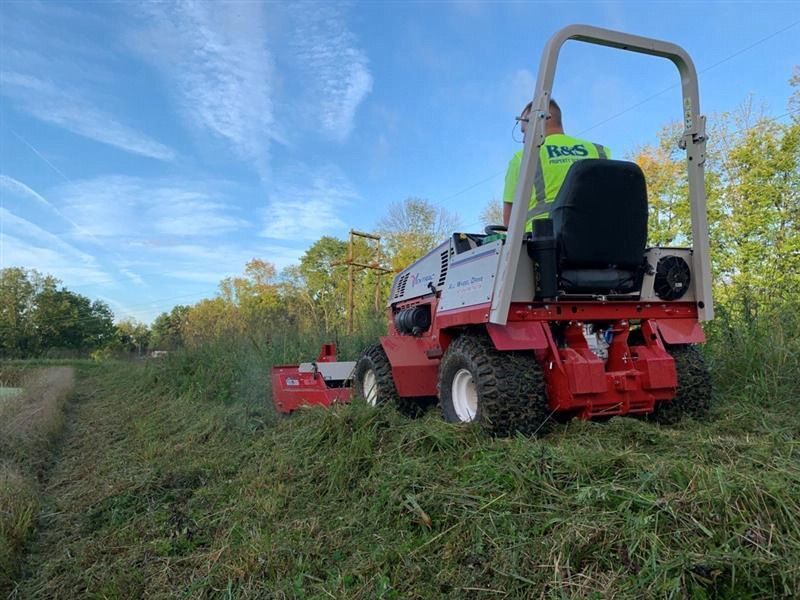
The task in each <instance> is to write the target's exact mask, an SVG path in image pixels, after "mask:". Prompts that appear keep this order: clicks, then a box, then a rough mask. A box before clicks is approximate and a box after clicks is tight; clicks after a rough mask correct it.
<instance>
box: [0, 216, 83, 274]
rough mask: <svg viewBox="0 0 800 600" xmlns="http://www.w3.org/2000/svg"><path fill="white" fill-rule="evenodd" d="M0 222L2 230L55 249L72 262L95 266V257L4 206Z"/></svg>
mask: <svg viewBox="0 0 800 600" xmlns="http://www.w3.org/2000/svg"><path fill="white" fill-rule="evenodd" d="M0 222H2V223H3V231H5V232H8V233H10V234H14V235H16V236H20V237H24V238H27V239H28V240H33V241H34V242H36V243H39V244H41V245H43V246H47V247H49V248H51V249H52V250H57V251H58V252H59V253H60V254H61V256H64V257H65V258H69V259H70V260H71V261H73V262H74V261H77V262H80V263H82V264H84V265H87V266H90V267H92V268H96V267H97V262H96V260H95V258H94V257H93V256H91V255H90V254H87V253H85V252H83V251H81V250H79V249H78V248H76V247H74V246H72V245H71V244H68V243H67V242H65V241H64V240H62V239H61V238H60V237H58V236H57V235H54V234H52V233H50V232H49V231H46V230H44V229H42V228H41V227H39V226H38V225H36V224H34V223H31V222H30V221H28V220H26V219H23V218H22V217H20V216H18V215H15V214H14V213H12V212H11V211H10V210H8V209H6V208H0Z"/></svg>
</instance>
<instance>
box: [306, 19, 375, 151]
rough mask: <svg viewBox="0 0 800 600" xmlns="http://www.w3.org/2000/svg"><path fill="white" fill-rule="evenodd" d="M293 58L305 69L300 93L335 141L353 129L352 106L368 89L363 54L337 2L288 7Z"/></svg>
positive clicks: (369, 79) (367, 72)
mask: <svg viewBox="0 0 800 600" xmlns="http://www.w3.org/2000/svg"><path fill="white" fill-rule="evenodd" d="M294 16H295V19H296V22H297V24H298V25H297V30H296V31H295V35H294V40H295V42H294V45H295V48H296V60H297V61H298V62H299V63H300V65H301V66H302V67H303V68H304V70H305V78H306V80H307V81H306V92H307V94H308V98H309V101H310V104H311V105H312V106H314V108H315V109H316V110H315V112H313V113H312V115H311V116H312V120H313V121H314V122H315V123H316V119H315V118H314V117H317V118H319V122H320V124H321V126H322V131H323V132H324V133H326V134H327V135H329V136H330V137H331V138H333V139H335V140H339V141H341V140H344V139H346V138H347V137H348V136H349V135H350V133H351V131H352V130H353V121H354V118H355V114H356V110H357V109H358V106H359V104H361V101H362V100H363V99H364V97H365V96H366V95H367V94H368V93H369V92H370V91H372V74H371V73H370V71H369V68H368V63H367V56H366V54H365V53H364V52H363V51H362V50H361V49H360V48H359V47H358V44H357V41H356V37H355V35H354V34H353V33H352V32H351V31H350V29H349V28H348V26H347V23H346V21H345V15H344V13H343V10H342V8H341V7H340V6H336V5H334V4H331V3H314V4H309V3H301V4H297V5H295V6H294Z"/></svg>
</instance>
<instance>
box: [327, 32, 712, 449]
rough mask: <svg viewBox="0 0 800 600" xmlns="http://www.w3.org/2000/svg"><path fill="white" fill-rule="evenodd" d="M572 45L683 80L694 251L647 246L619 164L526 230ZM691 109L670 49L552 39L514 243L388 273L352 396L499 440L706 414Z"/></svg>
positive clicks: (577, 166)
mask: <svg viewBox="0 0 800 600" xmlns="http://www.w3.org/2000/svg"><path fill="white" fill-rule="evenodd" d="M567 40H578V41H582V42H588V43H592V44H599V45H602V46H610V47H614V48H618V49H622V50H628V51H633V52H639V53H643V54H649V55H653V56H657V57H661V58H666V59H669V60H670V61H672V62H673V63H674V64H675V66H676V67H677V68H678V72H679V74H680V78H681V88H682V96H683V113H682V114H683V124H684V130H683V135H682V138H681V141H680V145H681V147H682V148H684V149H685V150H686V165H687V169H688V183H689V200H690V203H691V216H692V240H691V244H692V245H691V247H690V248H648V247H647V246H646V243H647V218H648V203H647V189H646V185H645V179H644V175H643V174H642V171H641V169H640V168H639V167H638V166H637V165H635V164H634V163H630V162H625V161H618V160H606V159H591V160H582V161H579V162H576V163H574V164H573V165H572V166H571V167H570V170H569V172H568V174H567V177H566V179H565V181H564V184H563V186H562V188H561V190H560V192H559V194H558V196H557V197H556V199H555V201H554V202H553V203H552V204H547V210H548V212H549V215H548V218H537V219H534V221H533V224H534V227H533V232H532V233H526V222H527V220H528V218H529V214H528V199H529V198H530V197H531V189H532V187H533V185H534V182H535V181H536V180H537V178H538V177H541V176H542V175H541V166H540V163H539V160H538V157H539V148H540V146H541V145H542V143H543V142H544V138H545V127H544V125H545V119H546V117H547V115H548V108H549V100H550V95H551V89H552V85H553V78H554V73H555V67H556V61H557V58H558V53H559V51H560V49H561V46H562V45H563V44H564V43H565V42H566V41H567ZM699 108H700V106H699V98H698V85H697V74H696V71H695V67H694V64H693V63H692V60H691V58H690V57H689V55H688V54H687V53H686V52H685V51H684V50H683V49H682V48H680V47H679V46H676V45H674V44H671V43H666V42H662V41H657V40H652V39H648V38H644V37H639V36H634V35H629V34H625V33H620V32H615V31H610V30H606V29H599V28H596V27H589V26H583V25H573V26H569V27H566V28H564V29H562V30H561V31H559V32H558V33H556V34H555V35H554V36H553V37H552V38H551V39H550V40H549V41H548V43H547V45H546V47H545V50H544V53H543V55H542V58H541V63H540V69H539V76H538V80H537V83H536V90H535V94H534V98H533V110H532V111H531V117H530V122H529V124H528V127H527V133H526V136H525V146H524V151H523V158H522V165H521V168H520V176H519V180H518V184H517V188H516V192H515V195H514V203H513V207H512V212H511V219H510V222H509V226H508V230H507V231H505V228H503V227H502V226H491V227H487V228H486V231H485V233H484V234H476V233H460V232H459V233H455V234H453V236H452V238H450V239H449V240H447V241H446V242H444V243H443V244H441V245H440V246H439V247H437V248H435V249H434V250H433V251H431V252H430V253H429V254H428V255H426V256H425V257H423V258H421V259H420V260H418V261H417V262H415V263H414V264H412V265H411V266H409V267H408V268H407V269H405V270H404V271H402V272H401V273H399V274H398V275H397V277H396V278H395V280H394V283H393V285H392V289H391V294H390V298H389V306H388V316H389V333H388V335H387V336H384V337H382V338H380V343H378V344H376V345H374V346H372V347H370V348H368V349H367V350H366V351H365V352H364V354H363V355H362V357H361V358H360V360H359V361H358V362H357V364H356V366H355V372H354V383H355V390H356V392H357V393H359V394H360V395H362V396H363V397H364V398H365V399H366V400H367V402H369V403H370V404H373V405H377V404H385V403H392V404H394V405H396V406H397V407H398V409H399V410H401V411H402V412H404V413H408V414H414V413H417V412H419V411H420V409H421V407H423V406H425V405H426V404H427V403H428V402H430V400H431V398H434V397H438V401H439V404H440V406H441V410H442V413H443V415H444V418H445V419H447V420H448V421H451V422H471V421H477V422H479V423H480V424H481V426H482V427H483V428H485V429H486V430H487V431H489V432H491V433H493V434H497V435H510V434H513V433H515V432H521V433H525V434H541V433H544V432H545V431H547V429H548V428H549V426H550V425H551V424H552V423H553V422H558V421H564V420H566V419H569V418H571V417H578V418H582V419H599V418H606V417H611V416H614V415H651V418H653V419H655V420H657V421H661V422H669V421H672V420H675V419H677V418H680V417H681V416H682V415H683V414H686V413H689V414H693V415H695V416H700V415H702V414H703V413H704V412H705V411H706V410H707V408H708V402H709V396H710V392H711V389H710V378H709V374H708V371H707V369H706V366H705V364H704V362H703V358H702V355H701V354H700V353H699V351H698V349H697V347H696V344H699V343H702V342H704V341H705V337H704V334H703V330H702V328H701V327H700V322H701V321H704V320H708V319H711V318H712V316H713V307H712V298H711V279H710V263H709V250H708V227H707V220H706V202H705V189H704V171H703V163H704V161H705V141H706V136H705V118H704V117H702V116H701V115H700V114H699ZM336 385H340V384H339V383H337V384H336Z"/></svg>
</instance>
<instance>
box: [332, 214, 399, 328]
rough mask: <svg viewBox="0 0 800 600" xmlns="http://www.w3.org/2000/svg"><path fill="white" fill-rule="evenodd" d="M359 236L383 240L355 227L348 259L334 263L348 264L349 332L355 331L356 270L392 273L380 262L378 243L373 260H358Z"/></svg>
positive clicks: (352, 232)
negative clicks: (356, 245)
mask: <svg viewBox="0 0 800 600" xmlns="http://www.w3.org/2000/svg"><path fill="white" fill-rule="evenodd" d="M357 237H360V238H364V239H367V240H373V241H375V242H377V243H378V244H379V243H380V241H381V238H380V236H378V235H373V234H371V233H364V232H363V231H356V230H355V229H351V230H350V240H349V242H348V244H347V260H345V261H341V262H337V263H333V264H334V265H347V333H349V334H352V333H353V316H354V313H355V297H354V296H355V285H356V282H355V278H356V270H361V269H372V270H373V271H378V272H379V273H380V274H381V275H385V274H386V273H391V272H392V270H391V269H387V268H386V267H383V266H382V265H381V264H380V263H379V262H378V256H377V254H378V250H379V246H378V244H376V245H375V247H374V248H373V250H374V255H373V257H372V262H360V261H357V260H356V258H355V240H356V238H357Z"/></svg>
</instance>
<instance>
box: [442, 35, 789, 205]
mask: <svg viewBox="0 0 800 600" xmlns="http://www.w3.org/2000/svg"><path fill="white" fill-rule="evenodd" d="M798 24H800V21H794V22H792V23H790V24H789V25H787V26H785V27H782V28H781V29H779V30H777V31H774V32H772V33H770V34H769V35H767V36H765V37H763V38H760V39H759V40H756V41H755V42H753V43H751V44H749V45H748V46H745V47H744V48H740V49H739V50H737V51H735V52H733V53H732V54H729V55H728V56H726V57H724V58H722V59H720V60H718V61H717V62H715V63H713V64H711V65H709V66H707V67H705V68H703V69H701V70H700V71H699V73H707V72H708V71H711V70H712V69H715V68H717V67H718V66H720V65H722V64H724V63H726V62H728V61H729V60H731V59H733V58H736V57H737V56H739V55H741V54H744V53H745V52H747V51H749V50H752V49H753V48H755V47H756V46H759V45H761V44H763V43H764V42H767V41H769V40H771V39H772V38H774V37H776V36H778V35H780V34H781V33H784V32H786V31H788V30H789V29H791V28H792V27H795V26H796V25H798ZM676 87H678V84H673V85H670V86H669V87H666V88H664V89H663V90H661V91H659V92H656V93H655V94H652V95H650V96H648V97H647V98H645V99H644V100H641V101H639V102H637V103H636V104H632V105H631V106H628V107H627V108H625V109H624V110H622V111H620V112H618V113H615V114H613V115H611V116H610V117H608V118H606V119H603V120H602V121H599V122H597V123H595V124H594V125H592V126H590V127H587V128H586V129H583V130H581V131H579V132H578V133H577V135H579V136H580V135H583V134H584V133H586V132H588V131H591V130H593V129H596V128H597V127H600V126H601V125H605V124H606V123H608V122H609V121H613V120H614V119H616V118H618V117H621V116H622V115H624V114H626V113H628V112H630V111H632V110H634V109H636V108H639V107H640V106H642V105H643V104H646V103H647V102H650V101H651V100H653V99H655V98H657V97H658V96H660V95H662V94H664V93H666V92H668V91H670V90H672V89H674V88H676ZM783 116H785V115H783ZM504 172H505V171H498V172H497V173H494V174H492V175H489V176H488V177H486V178H484V179H481V180H480V181H477V182H475V183H473V184H470V185H469V186H467V187H465V188H464V189H462V190H459V191H458V192H456V193H454V194H452V195H450V196H447V197H445V198H443V199H442V200H439V201H438V202H435V203H434V204H436V205H438V206H442V205H443V204H444V203H445V202H447V201H449V200H452V199H453V198H456V197H458V196H460V195H461V194H464V193H466V192H468V191H470V190H472V189H474V188H476V187H478V186H479V185H482V184H484V183H486V182H488V181H490V180H492V179H494V178H495V177H497V176H498V175H502V174H503V173H504Z"/></svg>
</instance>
